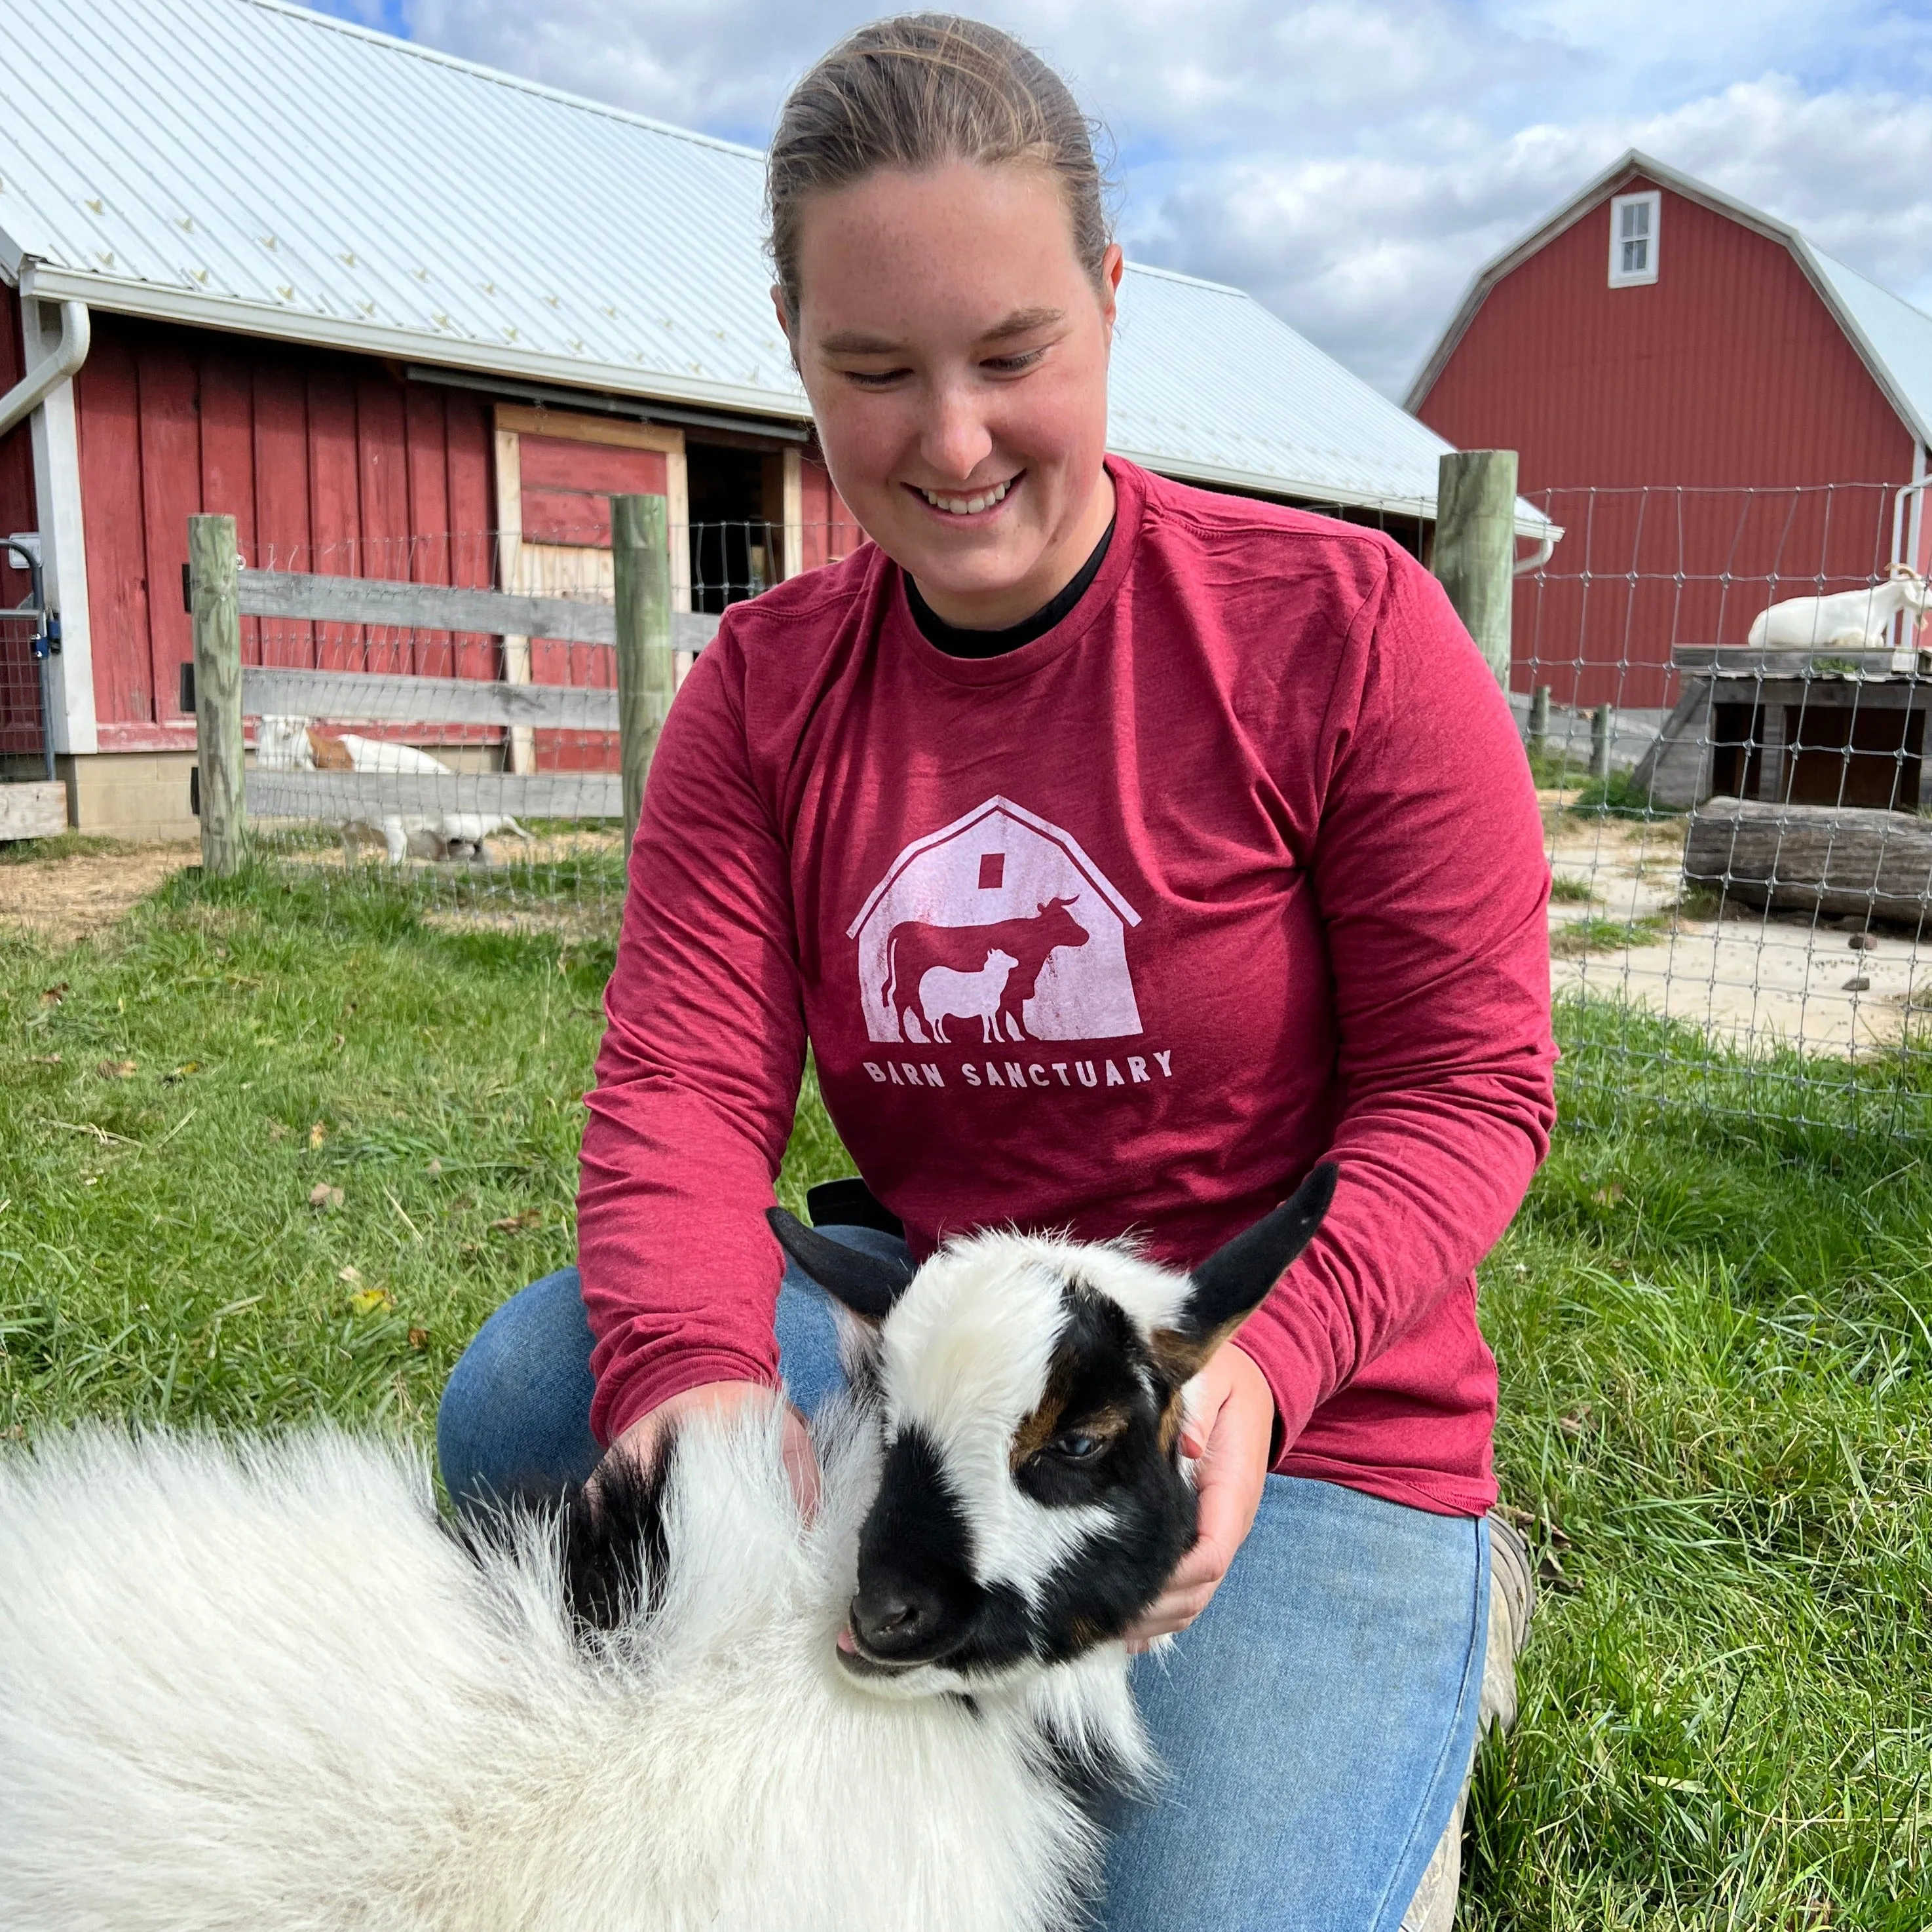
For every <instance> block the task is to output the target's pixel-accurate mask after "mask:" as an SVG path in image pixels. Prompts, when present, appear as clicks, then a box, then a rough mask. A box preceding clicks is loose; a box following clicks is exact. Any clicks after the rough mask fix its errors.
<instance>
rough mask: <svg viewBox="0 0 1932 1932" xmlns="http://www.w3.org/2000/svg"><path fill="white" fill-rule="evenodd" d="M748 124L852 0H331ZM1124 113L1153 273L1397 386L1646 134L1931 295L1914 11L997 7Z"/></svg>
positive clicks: (1876, 273)
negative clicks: (1267, 309)
mask: <svg viewBox="0 0 1932 1932" xmlns="http://www.w3.org/2000/svg"><path fill="white" fill-rule="evenodd" d="M335 5H336V7H337V10H338V11H341V12H344V13H349V14H350V15H351V16H352V17H357V18H361V19H365V20H368V21H369V22H370V24H372V25H380V26H389V27H391V28H400V29H401V30H403V31H407V32H408V33H409V34H410V35H411V37H413V38H415V39H417V40H421V41H423V42H425V43H428V44H429V45H432V46H440V47H443V48H445V49H448V50H449V51H450V52H455V53H458V54H460V55H464V56H466V58H470V59H473V60H478V61H482V62H486V63H487V64H489V65H493V66H498V67H502V68H508V69H509V70H511V71H513V72H516V73H519V74H525V75H527V76H529V77H531V78H532V79H535V80H541V81H543V82H545V83H547V84H549V85H550V86H556V87H561V88H564V89H568V90H571V91H572V92H577V93H581V94H585V95H590V96H592V97H593V98H598V99H601V100H606V101H613V102H615V103H616V104H620V105H622V106H624V107H630V108H633V109H634V110H638V111H640V112H641V113H648V114H652V115H657V116H658V117H660V118H663V119H665V120H668V121H674V122H677V123H679V124H682V125H685V126H695V127H703V128H705V129H706V130H709V131H712V132H714V133H721V134H725V135H728V136H733V137H735V138H737V139H746V140H751V141H760V140H762V139H763V138H764V136H765V134H766V131H767V130H769V127H770V125H771V122H772V118H773V116H774V115H775V113H776V111H777V108H778V104H779V102H780V101H781V99H782V98H783V96H784V92H785V89H787V86H789V85H790V83H791V82H792V81H793V80H794V79H795V78H796V77H797V76H798V75H799V74H800V73H802V71H804V69H805V68H806V67H807V66H808V65H810V63H811V61H812V60H813V59H814V58H815V57H816V56H817V55H818V54H819V53H820V52H822V51H823V49H825V48H826V47H827V46H829V45H830V44H831V43H832V42H833V41H834V40H836V39H837V38H838V37H839V36H840V35H841V34H843V33H844V32H846V31H849V30H850V28H852V27H853V26H857V25H858V24H859V23H861V22H862V21H863V20H866V19H868V18H869V17H872V14H873V13H874V7H873V6H870V5H852V4H850V0H783V4H778V3H777V0H335ZM971 10H974V11H976V12H980V13H983V14H984V15H985V17H988V18H989V19H994V20H998V22H999V23H1000V24H1001V25H1003V26H1008V27H1010V28H1013V30H1014V31H1017V32H1019V33H1020V34H1022V35H1024V36H1025V37H1026V38H1028V40H1031V41H1032V42H1033V43H1034V44H1035V45H1037V46H1039V47H1040V49H1041V50H1042V51H1043V52H1044V53H1046V55H1047V56H1048V57H1049V58H1050V59H1052V61H1053V62H1055V64H1056V65H1058V66H1059V67H1060V68H1061V69H1062V71H1064V72H1065V73H1067V74H1068V76H1069V77H1070V79H1071V80H1073V83H1074V84H1075V86H1076V91H1077V92H1079V95H1080V97H1081V98H1082V101H1083V102H1085V104H1087V105H1088V107H1090V108H1091V109H1093V110H1097V111H1098V112H1099V113H1101V114H1102V115H1103V116H1104V117H1105V118H1106V119H1107V120H1108V121H1109V124H1111V126H1112V130H1113V132H1114V133H1115V137H1116V139H1118V142H1119V145H1120V148H1121V174H1122V177H1123V181H1124V202H1123V208H1122V226H1123V229H1124V235H1125V237H1126V239H1127V242H1128V243H1129V245H1130V249H1131V250H1132V251H1133V252H1134V253H1136V254H1138V255H1139V256H1140V257H1142V259H1144V260H1151V261H1156V262H1159V263H1163V264H1164V265H1165V266H1169V267H1172V268H1177V269H1185V270H1187V271H1190V272H1193V273H1196V274H1199V275H1208V276H1210V277H1212V278H1214V279H1217V280H1220V281H1232V282H1235V283H1237V284H1240V285H1241V286H1243V287H1247V288H1249V289H1251V290H1253V292H1254V293H1256V295H1257V296H1259V297H1260V298H1261V299H1262V300H1263V301H1265V302H1268V304H1269V305H1271V307H1273V308H1275V309H1276V310H1277V311H1278V312H1279V313H1280V314H1282V315H1283V316H1285V317H1286V318H1287V319H1288V320H1289V321H1290V322H1292V323H1294V324H1295V326H1297V327H1298V328H1299V329H1302V330H1303V331H1304V332H1305V333H1307V335H1310V336H1311V337H1312V338H1313V339H1314V340H1315V341H1317V342H1319V343H1320V344H1322V346H1323V347H1325V348H1327V349H1328V350H1330V351H1331V353H1334V354H1335V355H1337V356H1340V358H1341V359H1343V361H1344V362H1348V363H1349V365H1351V366H1352V367H1353V368H1356V369H1357V370H1358V371H1360V372H1361V374H1364V376H1366V377H1368V378H1369V380H1371V381H1373V382H1374V383H1377V384H1378V385H1379V386H1382V388H1384V389H1387V390H1389V391H1391V392H1394V393H1397V394H1399V393H1400V392H1401V390H1402V389H1403V386H1405V384H1406V380H1407V379H1408V377H1409V374H1411V373H1412V371H1413V369H1414V368H1415V365H1416V363H1417V362H1418V360H1419V359H1420V358H1421V355H1422V354H1423V353H1424V350H1425V349H1426V347H1427V344H1428V343H1429V342H1430V340H1431V339H1432V338H1433V335H1434V334H1435V333H1436V330H1437V329H1439V328H1440V327H1441V326H1442V323H1444V322H1445V321H1446V320H1447V319H1448V314H1449V311H1450V310H1451V306H1452V305H1453V304H1454V301H1455V299H1456V296H1457V294H1458V293H1459V292H1460V289H1461V288H1462V287H1463V284H1464V283H1465V282H1466V281H1467V280H1468V278H1469V275H1471V274H1472V272H1474V271H1475V269H1476V268H1477V267H1478V266H1480V264H1481V263H1482V262H1483V261H1484V260H1485V259H1486V258H1487V257H1488V256H1490V254H1493V253H1495V252H1496V251H1497V250H1498V249H1499V248H1502V246H1504V245H1506V244H1507V243H1508V242H1509V241H1511V239H1514V237H1515V236H1517V234H1518V233H1520V232H1522V231H1523V229H1526V228H1528V227H1529V226H1532V224H1533V223H1535V221H1536V220H1538V218H1539V217H1541V215H1542V214H1544V213H1546V212H1547V211H1548V210H1549V209H1550V208H1553V207H1554V206H1555V205H1556V204H1557V203H1558V202H1560V201H1561V200H1562V199H1564V198H1565V196H1567V195H1568V194H1569V193H1571V192H1572V191H1573V190H1574V189H1575V188H1576V187H1578V186H1579V185H1580V184H1581V183H1582V182H1583V181H1585V180H1586V179H1587V178H1589V176H1590V175H1592V174H1593V173H1595V172H1597V171H1598V169H1601V168H1602V167H1603V166H1605V165H1607V163H1609V162H1610V160H1613V159H1614V158H1615V157H1616V155H1617V154H1619V152H1621V151H1622V150H1623V149H1624V148H1627V147H1629V146H1632V145H1636V146H1640V147H1643V148H1646V149H1648V150H1649V151H1652V152H1654V153H1655V154H1658V156H1659V157H1661V158H1662V159H1664V160H1667V161H1670V162H1672V163H1674V164H1675V165H1676V166H1680V167H1682V168H1684V169H1686V170H1687V171H1688V172H1691V173H1693V174H1696V175H1700V176H1701V177H1702V178H1705V179H1706V180H1709V181H1712V183H1713V184H1715V185H1716V186H1718V187H1721V188H1723V189H1724V190H1727V192H1729V193H1733V194H1735V195H1736V196H1739V197H1740V198H1741V199H1744V200H1746V201H1749V202H1753V203H1754V204H1756V205H1759V206H1761V207H1763V208H1766V209H1768V210H1769V211H1772V212H1773V213H1775V214H1779V215H1781V216H1783V217H1785V218H1787V219H1789V220H1793V221H1795V222H1796V223H1799V224H1800V225H1801V226H1803V227H1804V228H1805V230H1806V232H1807V233H1808V234H1810V235H1811V236H1812V238H1813V239H1814V240H1815V241H1816V242H1817V243H1818V245H1820V247H1822V248H1826V249H1827V250H1828V251H1830V252H1832V254H1837V255H1839V256H1841V257H1842V258H1843V259H1844V260H1846V261H1848V262H1849V263H1852V266H1854V267H1856V268H1858V269H1862V270H1863V271H1864V272H1865V273H1867V275H1871V276H1873V278H1875V279H1876V280H1878V281H1881V282H1883V283H1885V284H1886V285H1887V286H1888V287H1893V288H1896V289H1897V290H1900V293H1904V294H1906V295H1907V296H1912V297H1915V298H1916V299H1921V300H1932V99H1927V98H1924V97H1926V96H1927V95H1928V94H1932V89H1928V88H1927V86H1925V85H1924V83H1925V82H1926V81H1927V80H1932V28H1928V26H1927V23H1926V21H1925V19H1924V14H1923V10H1922V9H1921V7H1918V5H1915V0H1832V4H1827V0H1756V4H1755V5H1749V6H1738V5H1734V6H1730V7H1712V6H1697V5H1685V4H1684V0H1309V3H1308V4H1303V5H1284V4H1282V0H1191V4H1190V5H1187V6H1184V7H1176V6H1175V5H1174V4H1173V0H1034V4H1033V5H1031V6H1028V7H1025V8H1024V9H1023V8H1022V7H1021V6H1020V5H1019V4H1018V0H991V4H988V5H982V6H977V7H972V8H971Z"/></svg>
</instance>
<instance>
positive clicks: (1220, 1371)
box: [1127, 1342, 1274, 1652]
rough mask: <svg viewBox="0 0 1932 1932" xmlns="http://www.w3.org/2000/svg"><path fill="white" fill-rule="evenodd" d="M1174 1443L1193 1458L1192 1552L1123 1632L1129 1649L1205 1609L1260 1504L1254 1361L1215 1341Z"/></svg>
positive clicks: (1263, 1391) (1261, 1414) (1270, 1408)
mask: <svg viewBox="0 0 1932 1932" xmlns="http://www.w3.org/2000/svg"><path fill="white" fill-rule="evenodd" d="M1273 1446H1274V1394H1273V1392H1272V1391H1271V1390H1270V1389H1269V1388H1268V1379H1267V1377H1266V1376H1264V1375H1263V1374H1262V1372H1261V1370H1259V1369H1258V1368H1257V1367H1256V1366H1255V1364H1254V1361H1253V1358H1252V1357H1251V1356H1248V1355H1244V1354H1243V1353H1242V1352H1241V1350H1240V1349H1238V1348H1237V1347H1236V1346H1235V1344H1234V1343H1232V1342H1224V1343H1222V1345H1221V1346H1220V1348H1219V1349H1216V1350H1215V1352H1214V1355H1212V1356H1211V1357H1210V1358H1209V1360H1208V1366H1207V1367H1205V1369H1203V1370H1202V1371H1201V1376H1200V1380H1199V1385H1198V1386H1197V1387H1196V1391H1195V1402H1194V1413H1193V1419H1192V1420H1191V1421H1190V1422H1189V1423H1188V1424H1187V1427H1186V1428H1185V1429H1184V1430H1183V1431H1182V1433H1181V1447H1182V1448H1184V1450H1185V1451H1187V1454H1189V1455H1190V1456H1195V1457H1199V1459H1200V1460H1199V1463H1198V1464H1197V1465H1196V1469H1195V1472H1194V1485H1195V1488H1196V1491H1197V1492H1198V1493H1199V1496H1200V1499H1201V1514H1200V1517H1199V1523H1198V1524H1197V1526H1196V1535H1195V1543H1194V1547H1193V1549H1192V1550H1190V1551H1189V1552H1188V1553H1187V1555H1186V1556H1184V1557H1183V1558H1182V1559H1181V1562H1179V1564H1178V1565H1177V1566H1176V1567H1175V1572H1174V1574H1173V1575H1172V1577H1169V1579H1168V1580H1167V1587H1166V1589H1163V1591H1162V1592H1161V1593H1160V1595H1159V1596H1158V1597H1157V1598H1155V1599H1154V1603H1153V1604H1152V1606H1151V1607H1150V1608H1149V1609H1148V1610H1147V1612H1146V1613H1145V1615H1143V1616H1142V1618H1141V1619H1140V1621H1139V1622H1138V1623H1136V1624H1135V1625H1133V1626H1132V1627H1131V1628H1130V1629H1129V1631H1127V1648H1128V1649H1129V1650H1130V1651H1136V1652H1139V1651H1143V1650H1145V1649H1147V1648H1148V1646H1149V1645H1150V1644H1151V1643H1153V1642H1154V1639H1155V1638H1156V1637H1166V1636H1167V1635H1168V1634H1169V1633H1170V1632H1171V1631H1184V1630H1185V1629H1186V1628H1187V1626H1188V1625H1190V1624H1191V1623H1192V1622H1193V1621H1194V1619H1196V1617H1198V1616H1199V1615H1200V1614H1201V1613H1202V1611H1203V1610H1205V1609H1206V1608H1207V1607H1208V1598H1211V1596H1213V1595H1214V1592H1215V1591H1216V1590H1217V1589H1219V1588H1220V1583H1221V1579H1222V1578H1223V1577H1225V1576H1226V1574H1228V1566H1229V1564H1231V1563H1232V1562H1234V1560H1235V1551H1236V1550H1239V1549H1240V1548H1241V1545H1242V1544H1243V1543H1244V1541H1247V1534H1248V1532H1249V1531H1250V1529H1253V1527H1254V1521H1255V1512H1256V1511H1257V1510H1258V1509H1259V1508H1261V1506H1262V1486H1263V1485H1264V1484H1265V1483H1266V1482H1267V1481H1268V1453H1269V1451H1270V1450H1271V1448H1272V1447H1273Z"/></svg>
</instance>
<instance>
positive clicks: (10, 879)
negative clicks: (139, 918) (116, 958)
mask: <svg viewBox="0 0 1932 1932" xmlns="http://www.w3.org/2000/svg"><path fill="white" fill-rule="evenodd" d="M200 862H201V848H200V847H199V845H195V844H179V845H134V846H129V847H127V848H126V849H125V850H121V851H118V852H80V853H74V854H73V855H72V856H70V857H67V858H63V859H31V860H29V861H28V862H27V863H26V864H25V865H0V926H9V927H12V928H13V929H16V930H18V929H21V928H25V929H26V930H27V931H28V932H31V933H32V934H34V936H35V937H36V938H41V939H44V940H46V941H50V942H51V943H52V944H54V945H55V946H71V945H73V944H74V943H75V942H76V941H79V940H82V939H86V938H92V937H93V936H94V935H96V934H99V933H103V932H106V931H107V929H109V928H110V926H113V923H114V922H115V920H116V919H119V918H120V917H121V915H122V914H123V913H125V912H126V911H127V910H128V909H129V907H131V906H133V905H134V904H136V902H137V901H139V900H142V899H144V898H146V897H147V895H148V894H149V893H150V892H152V891H154V889H155V888H156V887H157V886H160V884H162V883H163V882H164V881H165V880H167V879H169V878H170V877H172V875H173V874H175V873H176V872H178V871H181V869H182V868H183V867H184V866H187V865H199V864H200Z"/></svg>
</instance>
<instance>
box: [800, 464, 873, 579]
mask: <svg viewBox="0 0 1932 1932" xmlns="http://www.w3.org/2000/svg"><path fill="white" fill-rule="evenodd" d="M800 481H801V487H800V490H799V496H800V497H801V499H802V505H801V508H802V514H803V516H804V520H805V568H806V569H807V570H816V569H817V568H818V566H819V565H820V564H822V563H836V562H838V559H840V558H841V556H850V555H851V554H852V553H853V551H854V550H856V549H857V548H858V547H859V545H860V544H862V543H863V542H864V541H865V532H864V531H863V530H862V529H859V526H858V523H857V522H856V520H854V518H853V514H852V512H851V511H850V510H848V509H847V508H846V507H845V502H844V498H843V497H841V496H840V495H839V493H838V491H837V490H835V489H834V488H833V487H832V472H830V471H829V470H828V469H826V466H824V464H823V463H817V462H814V460H812V459H811V458H810V457H807V458H805V462H804V464H803V466H802V473H801V478H800Z"/></svg>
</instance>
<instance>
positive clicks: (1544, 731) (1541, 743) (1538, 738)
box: [1529, 684, 1550, 758]
mask: <svg viewBox="0 0 1932 1932" xmlns="http://www.w3.org/2000/svg"><path fill="white" fill-rule="evenodd" d="M1529 748H1530V751H1532V754H1534V755H1535V756H1536V757H1539V758H1540V757H1542V756H1543V754H1544V753H1545V752H1546V751H1548V750H1549V749H1550V687H1549V685H1547V684H1539V685H1537V686H1536V687H1535V688H1534V689H1533V690H1532V691H1531V692H1530V694H1529Z"/></svg>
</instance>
